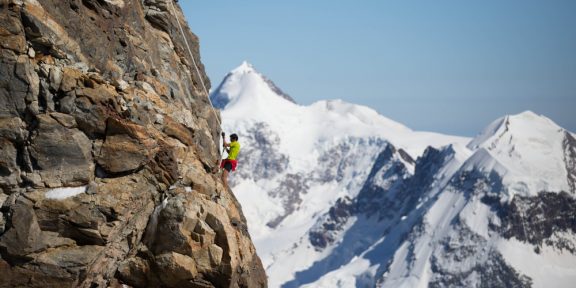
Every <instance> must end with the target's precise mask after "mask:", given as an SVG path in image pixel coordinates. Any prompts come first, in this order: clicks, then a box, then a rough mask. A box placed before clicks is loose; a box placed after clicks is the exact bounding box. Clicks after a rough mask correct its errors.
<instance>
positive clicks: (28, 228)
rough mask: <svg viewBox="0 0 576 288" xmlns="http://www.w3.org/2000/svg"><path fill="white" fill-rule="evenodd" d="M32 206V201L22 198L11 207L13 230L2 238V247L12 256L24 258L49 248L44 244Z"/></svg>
mask: <svg viewBox="0 0 576 288" xmlns="http://www.w3.org/2000/svg"><path fill="white" fill-rule="evenodd" d="M32 205H33V204H32V202H31V201H30V200H28V199H25V198H23V197H20V198H18V200H17V201H16V204H15V205H14V206H12V207H11V210H12V217H10V219H11V221H10V223H11V225H10V226H11V228H10V229H9V230H8V231H6V233H4V234H3V235H2V236H0V247H2V248H3V249H5V251H6V253H8V255H10V256H13V257H18V256H20V257H22V256H25V255H27V254H30V253H33V252H38V251H40V250H42V249H44V248H46V247H47V245H45V244H44V243H42V235H41V231H40V227H39V226H38V221H37V218H36V214H35V213H34V209H33V208H32Z"/></svg>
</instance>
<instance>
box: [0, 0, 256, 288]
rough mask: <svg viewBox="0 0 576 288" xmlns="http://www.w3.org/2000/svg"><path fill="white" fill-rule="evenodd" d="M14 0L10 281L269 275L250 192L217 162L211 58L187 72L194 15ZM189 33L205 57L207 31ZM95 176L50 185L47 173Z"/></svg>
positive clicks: (4, 116)
mask: <svg viewBox="0 0 576 288" xmlns="http://www.w3.org/2000/svg"><path fill="white" fill-rule="evenodd" d="M0 2H1V1H0ZM9 2H10V4H8V5H2V4H0V6H2V8H1V9H3V10H2V13H0V144H1V145H2V146H1V151H0V183H2V184H0V186H2V192H0V202H1V205H2V211H3V213H0V215H1V217H0V287H43V288H45V287H58V288H61V287H121V286H122V284H127V285H132V286H134V287H146V286H147V287H264V286H265V285H266V277H265V275H264V270H263V268H262V265H261V263H260V260H259V259H258V257H257V256H256V254H255V249H254V246H253V244H252V242H251V240H250V238H249V237H248V234H247V232H246V231H244V230H245V229H243V228H242V229H240V228H239V227H245V223H244V222H245V220H244V218H243V216H242V211H241V210H240V206H239V204H238V202H237V201H236V200H235V199H234V197H233V195H232V194H231V192H230V191H226V190H224V189H223V187H222V184H221V183H220V182H219V179H218V177H215V176H214V175H212V174H211V173H208V172H207V171H208V170H210V168H211V166H213V165H215V163H216V160H217V159H218V157H219V155H218V151H217V148H218V147H217V145H216V144H215V143H218V137H219V135H218V131H217V130H218V127H217V124H216V123H217V122H218V121H216V120H217V117H218V116H217V115H214V113H213V112H212V109H211V107H210V106H209V104H208V103H207V101H206V98H205V97H206V96H205V95H203V94H202V89H201V88H200V87H199V80H200V78H203V79H204V80H205V83H206V84H207V85H208V88H209V86H210V83H209V79H208V78H207V76H206V75H205V73H204V67H203V65H202V64H201V63H200V62H199V67H198V68H199V69H200V74H201V75H196V74H197V73H192V74H190V71H194V70H195V69H192V68H193V67H192V66H191V65H192V64H191V63H192V62H193V61H192V59H190V56H189V55H188V53H186V50H187V47H186V44H185V43H184V37H182V35H181V33H180V31H179V29H172V28H174V27H172V26H173V25H174V23H173V22H172V21H175V18H178V19H179V20H180V22H181V23H185V21H184V16H183V14H182V12H181V10H180V9H179V7H178V5H177V4H176V3H174V4H176V5H175V8H176V9H177V12H176V15H172V14H173V11H172V10H171V9H169V5H171V4H170V3H168V2H167V1H164V0H145V1H124V0H110V1H99V0H82V1H68V2H66V4H65V5H62V1H60V0H42V1H19V0H18V1H9ZM4 8H5V9H4ZM166 19H168V20H167V21H165V20H166ZM153 27H156V28H158V29H154V28H153ZM184 34H185V38H186V39H188V42H189V44H190V45H191V47H190V48H191V50H192V53H193V54H194V57H196V59H200V55H199V54H198V51H199V46H198V38H197V37H196V36H195V35H194V34H192V33H191V32H190V31H189V29H188V28H187V27H184ZM108 83H114V85H115V86H113V85H110V84H108ZM96 163H97V164H99V166H98V168H97V169H96V168H95V166H96ZM95 174H97V175H98V177H96V176H95ZM88 183H90V188H89V189H87V193H81V194H79V195H76V196H74V197H69V198H65V199H58V200H56V199H46V198H45V195H46V192H47V189H46V188H45V187H60V186H78V185H87V184H88ZM24 186H25V188H24ZM7 187H8V188H7ZM169 187H171V188H169ZM188 188H191V189H188ZM217 190H218V191H220V192H221V193H222V194H221V196H222V199H221V201H219V203H218V204H217V203H215V202H213V201H211V200H210V197H209V195H211V194H213V193H214V192H216V191H217ZM5 192H7V193H11V194H9V195H8V194H4V193H5ZM231 219H239V220H235V222H234V223H235V224H233V223H232V221H231ZM2 230H5V231H2ZM145 232H146V233H145Z"/></svg>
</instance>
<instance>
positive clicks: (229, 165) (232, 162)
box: [220, 133, 240, 187]
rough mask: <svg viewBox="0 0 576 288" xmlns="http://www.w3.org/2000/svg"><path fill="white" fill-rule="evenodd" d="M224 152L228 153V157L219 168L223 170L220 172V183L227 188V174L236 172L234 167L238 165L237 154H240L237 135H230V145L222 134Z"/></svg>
mask: <svg viewBox="0 0 576 288" xmlns="http://www.w3.org/2000/svg"><path fill="white" fill-rule="evenodd" d="M222 138H223V143H222V146H224V150H225V151H226V153H228V157H227V158H226V159H224V160H222V164H220V168H223V169H224V170H223V171H222V182H224V185H225V186H226V187H228V173H230V171H236V165H238V160H236V158H237V157H238V153H240V143H238V135H236V134H232V135H230V143H228V142H226V137H225V134H224V133H222Z"/></svg>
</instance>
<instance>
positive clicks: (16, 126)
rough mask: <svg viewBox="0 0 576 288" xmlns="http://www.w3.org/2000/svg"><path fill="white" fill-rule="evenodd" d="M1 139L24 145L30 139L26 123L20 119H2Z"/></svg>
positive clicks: (0, 123) (0, 126)
mask: <svg viewBox="0 0 576 288" xmlns="http://www.w3.org/2000/svg"><path fill="white" fill-rule="evenodd" d="M0 138H5V139H8V140H10V141H14V142H17V143H22V142H24V140H26V139H27V138H28V130H26V123H24V121H22V120H21V119H20V118H18V117H10V118H0Z"/></svg>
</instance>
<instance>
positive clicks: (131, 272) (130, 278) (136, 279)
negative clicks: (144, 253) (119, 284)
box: [118, 257, 152, 287]
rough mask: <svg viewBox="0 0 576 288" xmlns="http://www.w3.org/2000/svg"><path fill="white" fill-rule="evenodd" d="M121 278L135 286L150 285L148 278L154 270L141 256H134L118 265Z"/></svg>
mask: <svg viewBox="0 0 576 288" xmlns="http://www.w3.org/2000/svg"><path fill="white" fill-rule="evenodd" d="M118 274H119V278H120V279H121V280H122V281H123V282H124V283H126V284H128V285H131V286H134V287H149V286H151V285H148V284H149V283H148V282H149V280H148V278H150V277H149V275H150V274H152V271H151V270H150V266H149V265H148V262H147V261H145V260H144V259H142V258H140V257H133V258H130V259H127V260H126V261H124V262H122V263H121V264H120V266H119V267H118Z"/></svg>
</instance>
